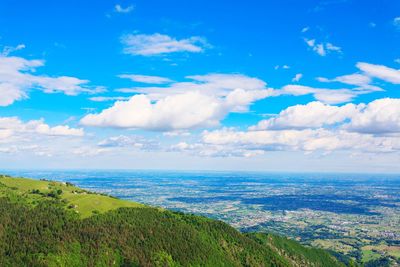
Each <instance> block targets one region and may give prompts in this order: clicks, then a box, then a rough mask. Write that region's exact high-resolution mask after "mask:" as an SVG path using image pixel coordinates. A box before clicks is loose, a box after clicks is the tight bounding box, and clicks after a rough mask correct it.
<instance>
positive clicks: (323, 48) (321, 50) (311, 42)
mask: <svg viewBox="0 0 400 267" xmlns="http://www.w3.org/2000/svg"><path fill="white" fill-rule="evenodd" d="M304 42H305V43H306V44H307V45H308V46H309V47H310V48H311V49H312V50H313V51H314V52H316V53H317V54H318V55H320V56H323V57H324V56H326V55H327V54H328V53H330V52H336V53H341V52H342V49H341V48H340V47H339V46H336V45H333V44H332V43H317V42H316V40H315V39H306V38H305V39H304Z"/></svg>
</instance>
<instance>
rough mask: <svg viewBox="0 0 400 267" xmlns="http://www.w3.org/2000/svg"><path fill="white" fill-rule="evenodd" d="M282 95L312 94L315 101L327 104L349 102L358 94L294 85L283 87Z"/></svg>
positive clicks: (350, 91) (344, 90)
mask: <svg viewBox="0 0 400 267" xmlns="http://www.w3.org/2000/svg"><path fill="white" fill-rule="evenodd" d="M282 93H283V94H291V95H295V96H300V95H308V94H312V95H313V96H314V98H315V99H317V100H319V101H321V102H324V103H327V104H338V103H345V102H349V101H351V100H352V99H353V98H354V97H356V96H357V95H358V94H360V92H355V91H352V90H349V89H327V88H314V87H310V86H304V85H294V84H289V85H286V86H284V87H283V88H282Z"/></svg>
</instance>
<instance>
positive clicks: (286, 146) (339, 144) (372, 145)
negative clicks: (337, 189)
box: [170, 98, 400, 157]
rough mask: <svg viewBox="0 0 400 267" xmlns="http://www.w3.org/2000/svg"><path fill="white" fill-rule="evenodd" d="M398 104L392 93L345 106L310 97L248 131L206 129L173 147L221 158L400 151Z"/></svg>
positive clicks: (399, 107) (173, 148)
mask: <svg viewBox="0 0 400 267" xmlns="http://www.w3.org/2000/svg"><path fill="white" fill-rule="evenodd" d="M399 104H400V99H390V98H384V99H378V100H375V101H372V102H371V103H369V104H359V105H355V104H346V105H343V106H331V105H326V104H323V103H320V102H311V103H308V104H306V105H296V106H292V107H289V108H287V109H285V110H283V111H282V112H281V113H280V114H278V115H277V116H276V117H274V118H270V119H267V120H262V121H260V122H259V123H258V124H257V125H255V126H253V127H249V129H248V130H247V131H241V130H237V129H234V128H223V129H219V130H214V131H204V132H203V134H202V140H201V142H196V143H187V142H180V143H178V144H176V145H173V146H172V147H171V148H170V149H171V150H172V151H181V152H187V153H190V154H193V155H206V156H222V157H228V156H255V155H259V154H262V153H264V152H265V151H302V152H304V153H307V154H308V153H311V152H317V151H319V152H322V153H331V152H333V151H349V152H351V153H355V152H360V153H399V152H400V105H399Z"/></svg>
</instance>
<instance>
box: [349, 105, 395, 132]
mask: <svg viewBox="0 0 400 267" xmlns="http://www.w3.org/2000/svg"><path fill="white" fill-rule="evenodd" d="M344 128H345V129H347V130H348V131H354V132H360V133H373V134H384V133H400V99H398V98H397V99H396V98H383V99H377V100H375V101H372V102H371V103H369V104H368V105H366V106H365V108H364V109H362V110H361V111H360V112H358V113H357V115H356V116H353V118H352V120H351V121H350V122H349V123H348V124H347V125H345V127H344Z"/></svg>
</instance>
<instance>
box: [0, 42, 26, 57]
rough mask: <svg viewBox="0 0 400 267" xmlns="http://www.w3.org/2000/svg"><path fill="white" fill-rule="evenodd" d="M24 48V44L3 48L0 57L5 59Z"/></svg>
mask: <svg viewBox="0 0 400 267" xmlns="http://www.w3.org/2000/svg"><path fill="white" fill-rule="evenodd" d="M24 48H25V45H24V44H19V45H17V46H4V47H3V51H2V52H1V53H0V56H3V57H6V56H8V55H9V54H10V53H12V52H15V51H18V50H22V49H24Z"/></svg>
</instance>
